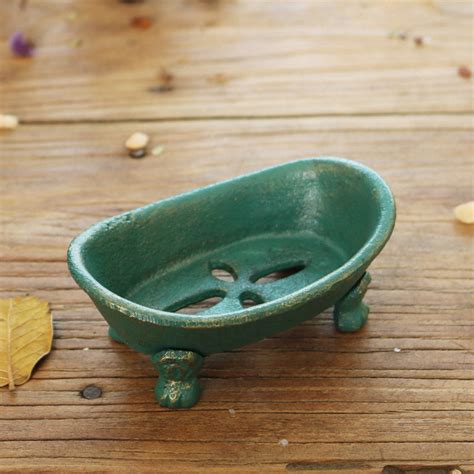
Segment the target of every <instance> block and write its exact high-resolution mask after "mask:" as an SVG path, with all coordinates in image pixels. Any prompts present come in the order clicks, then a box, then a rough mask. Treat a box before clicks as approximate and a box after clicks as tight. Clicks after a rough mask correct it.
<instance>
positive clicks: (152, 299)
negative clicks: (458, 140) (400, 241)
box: [68, 158, 395, 407]
mask: <svg viewBox="0 0 474 474" xmlns="http://www.w3.org/2000/svg"><path fill="white" fill-rule="evenodd" d="M394 223H395V203H394V200H393V197H392V194H391V192H390V190H389V188H388V187H387V185H386V184H385V183H384V181H383V180H382V179H381V178H380V177H379V176H378V175H377V174H376V173H375V172H373V171H372V170H370V169H368V168H366V167H364V166H362V165H360V164H358V163H355V162H351V161H348V160H343V159H338V158H314V159H307V160H300V161H296V162H292V163H287V164H285V165H281V166H276V167H273V168H269V169H266V170H263V171H260V172H257V173H253V174H250V175H246V176H242V177H239V178H235V179H233V180H230V181H225V182H222V183H218V184H215V185H212V186H208V187H205V188H202V189H198V190H196V191H192V192H189V193H186V194H182V195H180V196H176V197H173V198H170V199H166V200H163V201H158V202H156V203H153V204H150V205H148V206H145V207H143V208H140V209H136V210H134V211H131V212H127V213H125V214H121V215H119V216H116V217H113V218H111V219H108V220H106V221H104V222H101V223H98V224H96V225H94V226H93V227H91V228H90V229H88V230H87V231H85V232H84V233H82V234H81V235H79V236H78V237H77V238H76V239H74V241H73V242H72V244H71V246H70V248H69V252H68V263H69V268H70V271H71V274H72V275H73V277H74V279H75V280H76V281H77V283H78V284H79V286H81V287H82V288H83V289H84V290H85V291H86V292H87V293H88V294H89V296H90V297H91V299H92V300H93V302H94V303H95V305H96V306H97V308H98V309H99V311H100V312H101V313H102V315H103V316H104V318H105V319H106V321H107V322H108V323H109V325H110V327H111V331H110V335H111V337H113V338H114V339H116V340H118V341H121V342H124V343H126V344H127V345H129V346H130V347H132V348H134V349H135V350H137V351H140V352H143V353H145V354H149V355H150V356H152V360H153V363H154V364H155V365H156V366H157V368H158V371H159V372H160V374H161V375H160V380H161V382H160V381H159V382H158V385H157V389H156V393H157V398H158V400H159V401H160V403H161V404H163V405H165V406H173V407H185V406H191V405H192V404H193V403H195V402H196V401H197V398H198V397H199V392H200V390H199V388H198V387H199V385H198V384H197V371H198V368H199V367H200V363H201V362H199V363H197V362H196V361H197V360H199V361H201V357H204V356H206V355H208V354H212V353H215V352H221V351H229V350H232V349H235V348H238V347H241V346H243V345H245V344H249V343H252V342H255V341H258V340H260V339H262V338H264V337H268V336H271V335H272V334H275V333H277V332H280V331H284V330H286V329H288V328H290V327H292V326H295V325H296V324H299V323H300V322H302V321H304V320H306V319H309V318H312V317H313V316H315V315H317V314H319V313H321V312H322V311H324V310H325V309H327V308H329V307H331V306H333V305H335V315H334V317H335V323H336V326H337V327H338V329H339V330H341V331H354V330H357V329H358V328H359V327H361V326H362V325H363V324H364V323H365V320H366V319H367V314H368V308H367V307H366V305H365V304H364V303H363V302H362V298H363V296H364V293H365V291H366V288H367V285H368V283H369V278H370V277H369V276H368V274H366V270H367V268H368V266H369V264H370V263H371V261H372V260H373V259H374V258H375V257H376V256H377V254H378V253H379V252H380V251H381V250H382V248H383V246H384V245H385V243H386V241H387V240H388V238H389V237H390V234H391V232H392V229H393V226H394ZM295 266H296V267H299V268H301V271H299V272H297V273H295V274H294V275H292V276H289V277H288V278H285V279H282V280H277V281H275V282H272V283H267V284H260V283H259V282H258V281H257V280H258V279H259V277H261V276H264V275H265V274H268V273H271V272H273V271H277V270H283V269H285V268H290V267H295ZM215 268H221V269H224V270H227V271H229V272H230V273H232V274H233V275H234V278H235V281H232V282H228V281H222V280H218V279H216V278H214V276H213V275H212V273H211V272H212V270H213V269H215ZM364 275H365V276H364ZM215 296H219V297H221V298H222V301H221V302H220V303H219V304H217V305H216V306H214V307H212V308H210V309H208V310H206V311H203V312H202V313H199V314H192V315H190V314H179V313H176V312H175V311H177V310H178V309H179V308H180V307H183V306H186V305H189V304H192V303H195V302H198V301H200V300H202V299H205V298H208V297H215ZM245 298H251V299H253V300H255V301H257V302H258V303H259V304H258V305H256V306H253V307H250V308H243V307H242V300H243V299H245ZM164 353H167V354H168V356H167V357H166V358H165V359H166V362H165V359H162V357H163V354H164ZM170 354H174V355H170ZM184 354H195V356H194V358H193V357H191V358H188V357H190V356H188V355H184ZM171 359H173V361H174V362H172V363H171V366H172V367H174V369H173V370H171V372H172V373H173V374H174V375H173V376H170V375H169V372H167V369H166V366H167V364H168V365H169V364H170V362H169V361H170V360H171ZM161 360H163V362H162V363H160V361H161ZM162 366H163V369H162ZM187 366H188V369H189V370H188V369H186V370H185V367H187ZM176 367H181V369H180V370H177V369H176ZM196 367H197V369H196ZM165 373H166V374H168V375H164V374H165ZM180 374H186V376H184V375H180ZM170 394H172V396H171V395H170ZM174 400H177V401H174Z"/></svg>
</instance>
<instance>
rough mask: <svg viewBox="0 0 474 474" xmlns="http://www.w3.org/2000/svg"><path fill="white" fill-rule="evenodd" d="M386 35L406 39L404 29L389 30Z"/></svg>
mask: <svg viewBox="0 0 474 474" xmlns="http://www.w3.org/2000/svg"><path fill="white" fill-rule="evenodd" d="M388 37H389V38H391V39H393V38H396V39H399V40H406V39H407V34H406V32H405V31H390V33H389V34H388Z"/></svg>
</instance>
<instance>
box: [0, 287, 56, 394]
mask: <svg viewBox="0 0 474 474" xmlns="http://www.w3.org/2000/svg"><path fill="white" fill-rule="evenodd" d="M0 341H2V345H1V350H0V387H3V386H5V385H8V388H9V389H10V390H14V389H15V386H17V385H22V384H24V383H25V382H28V380H29V379H30V377H31V373H32V371H33V368H34V366H35V365H36V364H37V363H38V361H39V360H40V359H42V358H43V357H44V356H45V355H47V354H49V352H50V351H51V345H52V342H53V318H52V315H51V311H50V309H49V303H48V302H47V301H45V300H42V299H39V298H36V297H34V296H25V297H17V298H8V299H0Z"/></svg>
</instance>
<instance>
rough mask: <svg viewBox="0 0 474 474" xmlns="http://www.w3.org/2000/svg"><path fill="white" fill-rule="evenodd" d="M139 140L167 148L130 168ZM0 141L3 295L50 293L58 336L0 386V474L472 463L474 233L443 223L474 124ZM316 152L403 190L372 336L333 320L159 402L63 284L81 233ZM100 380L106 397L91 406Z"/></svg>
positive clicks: (420, 122)
mask: <svg viewBox="0 0 474 474" xmlns="http://www.w3.org/2000/svg"><path fill="white" fill-rule="evenodd" d="M134 130H143V131H145V132H147V133H149V134H150V135H151V137H152V141H153V143H160V144H164V145H165V151H164V152H163V153H162V155H160V156H159V157H154V156H152V155H149V156H147V157H146V158H144V159H143V160H131V159H130V158H128V157H127V156H126V153H125V151H124V150H123V141H124V138H126V137H127V136H128V134H129V133H131V132H132V131H134ZM210 131H211V132H210ZM2 138H3V139H2V147H3V149H2V151H3V152H2V156H4V157H5V158H7V159H4V160H3V166H2V175H1V177H2V189H3V197H4V203H5V204H6V206H4V209H3V211H4V212H3V216H2V230H3V231H4V232H3V235H2V242H1V247H0V248H1V258H2V261H3V265H2V266H1V267H0V295H1V296H5V297H8V296H15V295H21V294H25V293H32V294H33V293H34V294H35V295H38V296H40V297H42V298H47V299H49V300H50V301H51V303H52V309H53V313H54V318H55V334H56V337H55V341H54V350H53V352H52V353H51V355H50V357H49V358H48V359H47V360H46V361H45V362H44V363H42V365H41V367H40V369H39V370H37V371H36V372H35V374H34V377H33V379H32V380H31V381H30V382H29V383H28V384H26V385H24V386H23V387H21V388H20V389H19V390H17V391H16V392H15V393H14V394H9V393H6V392H0V400H1V404H2V410H1V412H0V433H1V435H0V436H1V439H2V443H1V444H0V466H2V463H3V465H4V466H8V467H9V468H11V469H13V470H18V471H22V472H23V471H33V472H34V471H35V470H36V469H42V468H45V467H47V469H49V470H52V471H55V470H56V471H60V470H72V471H74V470H75V469H77V468H78V466H82V465H83V464H82V463H84V462H87V468H84V470H89V471H102V470H105V471H108V470H112V471H114V472H121V471H127V470H128V471H130V470H132V471H133V470H139V471H140V472H148V471H150V472H151V471H153V469H154V467H155V466H156V465H159V466H160V470H162V471H181V472H183V471H186V470H192V471H202V470H204V471H206V472H261V471H268V472H271V471H281V470H285V469H286V470H289V471H292V470H317V471H318V472H339V473H340V472H351V473H352V472H359V473H365V472H369V473H370V472H374V473H375V472H380V471H381V469H382V468H383V466H385V465H388V464H395V465H397V464H407V463H408V464H410V463H411V464H413V463H418V464H423V465H439V464H449V463H453V464H455V465H461V466H462V468H463V469H469V468H471V469H472V468H474V456H473V455H472V453H473V452H474V451H473V446H474V439H473V433H474V431H473V430H472V428H473V423H472V413H473V410H474V384H473V382H472V380H473V375H474V373H473V372H474V371H473V368H474V355H473V348H474V346H473V336H474V321H473V317H472V316H473V314H472V295H473V291H472V290H473V282H472V265H473V254H472V230H471V229H470V228H468V227H466V226H462V225H460V224H457V223H455V222H454V220H453V217H452V208H453V207H454V206H455V205H456V204H457V203H458V202H460V201H462V200H464V199H467V197H468V195H469V193H470V192H471V186H472V177H471V175H470V170H471V168H472V161H471V158H472V157H471V153H472V145H473V139H472V125H471V120H470V118H466V117H464V116H445V115H435V116H429V117H423V116H407V117H404V118H403V119H400V118H399V117H389V116H379V117H345V118H335V117H334V118H324V119H322V118H304V119H303V118H302V119H298V120H294V119H246V120H208V121H198V122H190V121H174V122H153V123H149V122H143V123H123V124H106V123H104V124H94V125H93V126H91V125H88V124H64V125H57V126H54V127H49V126H45V125H41V124H38V125H24V126H22V127H20V128H19V129H18V130H17V131H15V133H14V134H8V135H4V136H3V137H2ZM322 154H329V155H343V156H347V157H350V158H353V159H356V160H359V161H362V162H364V163H366V164H368V165H370V166H372V167H374V168H375V169H377V170H378V171H379V172H380V173H381V174H382V175H383V176H384V177H385V179H386V180H387V181H388V182H389V184H390V185H391V187H392V189H393V191H394V193H395V195H396V197H397V205H398V221H397V226H396V230H395V233H394V235H393V238H392V239H391V241H390V242H389V244H388V246H387V247H386V249H385V250H384V252H383V253H382V255H381V256H380V257H379V258H378V259H377V260H376V261H375V262H374V265H373V269H372V274H373V284H372V285H371V289H370V291H369V292H368V295H367V301H368V302H369V304H370V306H371V309H372V313H371V317H370V321H369V324H368V326H367V327H366V328H365V329H364V330H362V331H361V332H359V333H356V334H353V335H341V334H338V333H337V332H336V331H335V330H334V327H333V324H332V321H331V317H330V314H329V313H325V314H323V315H321V316H320V317H318V318H315V319H314V320H312V321H309V322H307V323H305V324H303V325H301V326H299V327H296V328H293V329H291V330H290V331H287V332H286V333H283V334H279V335H277V336H275V337H273V338H270V339H267V340H264V341H260V342H258V343H256V344H253V345H251V346H248V347H244V348H241V349H240V350H237V351H234V352H231V353H225V354H216V355H213V356H211V357H209V358H207V360H206V362H205V367H204V370H203V373H202V375H203V377H202V383H203V385H204V393H203V398H202V401H201V402H200V403H199V404H198V405H197V406H196V407H195V408H194V409H192V410H190V411H180V412H172V411H168V410H165V409H162V408H160V407H159V406H157V404H156V403H155V402H154V399H153V387H154V383H155V380H156V373H155V371H154V369H153V368H152V366H151V364H150V362H149V360H148V359H147V358H146V357H144V356H142V355H140V354H137V353H135V352H133V351H131V350H130V349H128V348H127V347H126V346H123V345H120V344H117V343H115V342H112V341H111V340H110V339H109V338H108V337H107V334H106V330H107V326H106V324H105V322H104V321H103V320H102V318H101V316H100V315H99V314H98V312H97V311H96V310H95V309H93V307H92V304H91V303H90V302H89V300H88V298H87V296H86V295H85V294H84V293H83V292H82V291H81V290H79V289H78V288H77V287H76V285H75V284H74V282H73V281H72V279H71V278H70V276H69V274H68V272H67V268H66V264H65V252H66V248H67V245H68V243H69V241H70V239H71V238H72V237H73V236H74V235H75V234H77V233H78V232H79V231H81V230H82V229H84V228H85V227H86V226H88V225H90V224H92V223H93V222H95V221H96V220H98V219H100V218H103V217H105V216H108V215H112V214H114V213H117V212H121V211H124V210H127V209H130V208H133V207H135V206H138V205H141V204H145V203H147V202H149V201H153V200H155V199H160V198H163V197H166V196H169V195H172V194H175V193H179V192H182V191H185V190H189V189H192V188H195V187H197V186H201V185H205V184H208V183H211V182H214V181H217V180H220V179H225V178H229V177H232V176H235V175H238V174H241V173H244V172H248V171H252V170H254V169H257V168H260V167H263V166H267V165H272V164H277V163H282V162H285V161H288V160H291V159H296V158H298V157H302V156H311V155H322ZM447 157H448V158H447ZM40 250H41V251H40ZM395 348H400V349H401V351H400V352H395V351H394V349H395ZM84 349H87V350H84ZM89 384H95V385H97V386H100V387H101V389H102V390H103V396H102V397H101V398H99V399H97V400H86V399H84V398H82V397H81V396H80V391H81V390H82V389H83V388H84V387H85V386H87V385H89ZM230 409H232V410H235V414H231V413H230V412H229V410H230ZM280 439H287V440H288V441H289V445H288V446H287V447H283V446H281V445H279V444H278V442H279V440H280ZM178 453H179V454H178ZM81 469H82V467H81Z"/></svg>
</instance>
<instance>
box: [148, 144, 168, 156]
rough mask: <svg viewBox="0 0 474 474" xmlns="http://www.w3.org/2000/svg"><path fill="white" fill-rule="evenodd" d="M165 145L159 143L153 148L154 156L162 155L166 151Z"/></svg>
mask: <svg viewBox="0 0 474 474" xmlns="http://www.w3.org/2000/svg"><path fill="white" fill-rule="evenodd" d="M164 149H165V147H164V146H163V145H157V146H155V147H154V148H153V150H151V154H152V155H153V156H160V155H161V154H162V153H163V151H164Z"/></svg>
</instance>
